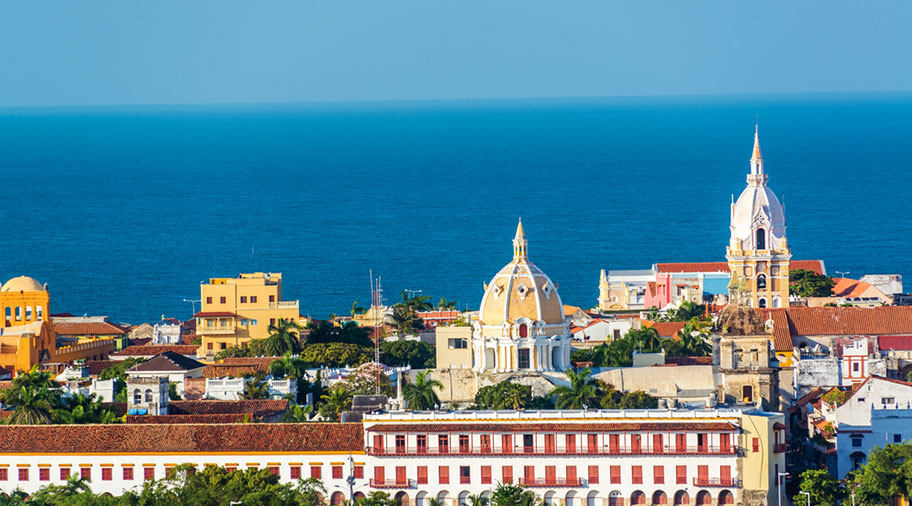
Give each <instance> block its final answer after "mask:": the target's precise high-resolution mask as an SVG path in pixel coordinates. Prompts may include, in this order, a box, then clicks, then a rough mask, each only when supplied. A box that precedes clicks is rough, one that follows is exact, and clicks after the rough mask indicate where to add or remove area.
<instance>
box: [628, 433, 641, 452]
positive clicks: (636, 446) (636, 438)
mask: <svg viewBox="0 0 912 506" xmlns="http://www.w3.org/2000/svg"><path fill="white" fill-rule="evenodd" d="M641 448H642V444H641V440H640V435H639V434H633V435H631V436H630V451H631V452H633V453H640V449H641Z"/></svg>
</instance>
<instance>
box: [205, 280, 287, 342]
mask: <svg viewBox="0 0 912 506" xmlns="http://www.w3.org/2000/svg"><path fill="white" fill-rule="evenodd" d="M200 300H201V304H202V305H201V308H200V312H199V313H197V314H196V315H194V316H195V317H196V333H197V335H199V336H200V338H201V339H202V346H201V347H200V350H199V352H198V353H197V354H198V355H207V354H210V353H217V352H218V351H220V350H224V349H226V348H228V347H229V346H236V345H240V344H243V343H245V342H247V341H249V340H251V339H264V338H266V337H269V325H270V324H274V323H276V322H277V321H279V320H291V321H295V322H297V321H299V319H300V311H299V306H298V301H296V300H291V301H283V300H282V274H281V273H271V272H254V273H249V274H241V275H239V276H238V277H236V278H212V279H210V280H209V282H208V283H203V284H201V285H200Z"/></svg>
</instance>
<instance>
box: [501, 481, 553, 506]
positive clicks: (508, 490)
mask: <svg viewBox="0 0 912 506" xmlns="http://www.w3.org/2000/svg"><path fill="white" fill-rule="evenodd" d="M540 505H541V499H539V498H538V496H537V495H535V492H532V491H531V490H526V489H525V488H524V487H522V486H520V485H513V484H508V483H500V484H498V485H497V488H495V489H494V492H492V493H491V506H540Z"/></svg>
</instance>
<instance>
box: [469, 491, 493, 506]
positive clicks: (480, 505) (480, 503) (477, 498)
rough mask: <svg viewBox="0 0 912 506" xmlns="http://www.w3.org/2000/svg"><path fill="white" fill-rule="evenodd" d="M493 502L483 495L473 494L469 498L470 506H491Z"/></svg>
mask: <svg viewBox="0 0 912 506" xmlns="http://www.w3.org/2000/svg"><path fill="white" fill-rule="evenodd" d="M490 504H491V500H490V499H488V498H487V497H485V496H483V495H481V494H472V495H470V496H469V506H489V505H490Z"/></svg>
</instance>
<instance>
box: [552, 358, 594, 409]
mask: <svg viewBox="0 0 912 506" xmlns="http://www.w3.org/2000/svg"><path fill="white" fill-rule="evenodd" d="M566 374H567V379H569V380H570V386H569V387H568V386H563V385H561V386H559V387H556V388H555V389H554V390H552V391H551V395H552V396H554V397H556V400H555V401H554V406H555V407H557V409H583V408H584V407H593V408H594V407H595V406H597V405H598V402H599V397H600V392H599V388H598V384H597V383H595V382H594V381H593V380H592V378H591V375H592V370H590V369H589V368H588V367H586V368H584V369H582V370H581V371H579V372H574V371H573V370H570V369H568V370H567V371H566Z"/></svg>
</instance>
